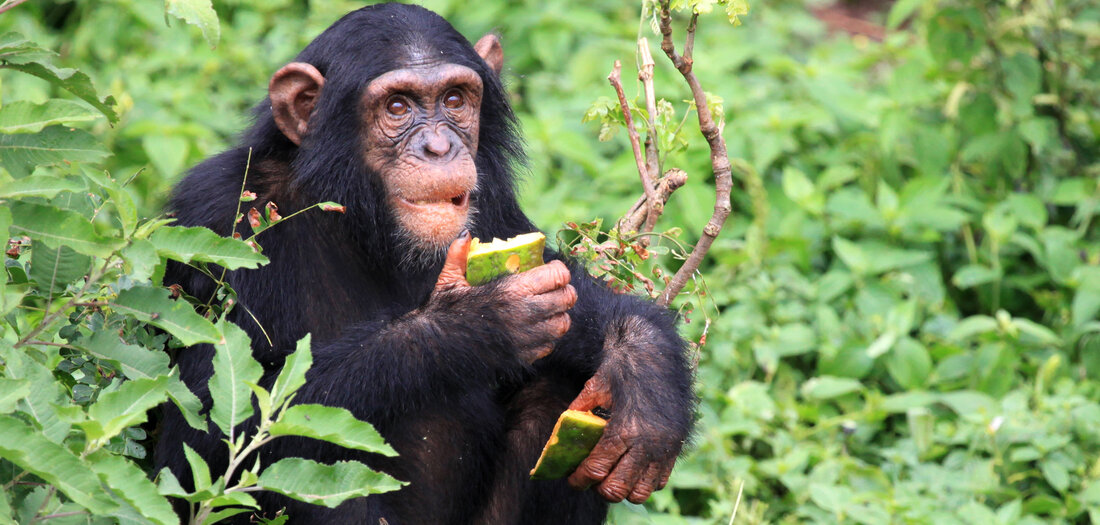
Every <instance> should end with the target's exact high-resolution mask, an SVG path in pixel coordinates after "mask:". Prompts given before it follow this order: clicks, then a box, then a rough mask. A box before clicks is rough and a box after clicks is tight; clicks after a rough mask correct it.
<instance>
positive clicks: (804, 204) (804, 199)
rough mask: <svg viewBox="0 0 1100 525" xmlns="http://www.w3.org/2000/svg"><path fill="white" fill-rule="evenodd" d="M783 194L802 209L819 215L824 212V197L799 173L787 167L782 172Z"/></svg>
mask: <svg viewBox="0 0 1100 525" xmlns="http://www.w3.org/2000/svg"><path fill="white" fill-rule="evenodd" d="M783 193H785V194H786V195H787V198H789V199H791V200H792V201H794V203H795V204H797V205H798V206H799V207H801V208H802V209H804V210H806V211H808V212H810V213H812V214H814V215H821V212H823V211H824V210H825V195H824V194H822V193H821V192H820V191H818V190H817V188H815V187H814V183H813V182H811V181H810V179H809V178H808V177H806V175H805V174H804V173H802V172H801V171H799V170H797V169H795V168H792V167H789V166H788V167H787V168H786V169H784V170H783Z"/></svg>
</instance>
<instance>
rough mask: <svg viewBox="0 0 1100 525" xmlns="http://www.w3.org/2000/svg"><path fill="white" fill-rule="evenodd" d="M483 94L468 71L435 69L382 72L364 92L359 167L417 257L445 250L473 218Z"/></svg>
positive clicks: (417, 67) (454, 67)
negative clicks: (374, 177)
mask: <svg viewBox="0 0 1100 525" xmlns="http://www.w3.org/2000/svg"><path fill="white" fill-rule="evenodd" d="M481 92H482V82H481V77H480V76H478V74H477V72H475V71H474V70H472V69H470V68H468V67H465V66H460V65H456V64H434V63H424V64H418V65H415V66H411V67H407V68H404V69H397V70H393V71H389V72H386V73H384V74H383V75H381V76H379V77H377V78H375V79H374V80H372V81H371V82H370V84H369V85H368V86H367V87H366V89H365V90H364V91H363V97H362V99H361V102H360V107H359V114H360V115H361V116H362V119H363V124H364V126H363V130H364V136H363V140H364V141H365V144H364V145H363V146H364V147H363V152H364V154H363V155H364V158H363V161H364V162H365V163H366V166H367V168H369V170H370V171H372V172H374V173H376V174H378V176H379V177H380V178H381V182H382V186H383V187H384V188H385V191H386V201H387V204H388V207H389V209H390V210H391V212H392V214H393V216H394V218H395V219H396V220H397V223H398V226H399V227H400V228H401V230H402V233H404V234H405V235H407V236H408V240H410V241H412V242H413V244H415V245H417V246H419V247H421V248H422V249H428V250H432V249H439V248H445V247H446V246H447V245H448V244H450V242H451V241H452V240H454V238H455V237H456V236H457V235H458V234H459V233H460V232H461V231H462V230H463V228H465V227H466V226H467V223H468V221H469V219H470V217H471V215H472V210H471V209H470V194H471V193H472V192H473V191H474V188H475V187H476V186H477V167H476V165H475V164H474V158H475V157H476V155H477V141H478V117H479V115H480V113H481Z"/></svg>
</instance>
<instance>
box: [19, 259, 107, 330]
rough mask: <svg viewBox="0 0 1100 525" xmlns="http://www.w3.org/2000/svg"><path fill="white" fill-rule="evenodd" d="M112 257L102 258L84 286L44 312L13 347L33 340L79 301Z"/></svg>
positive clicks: (103, 271) (104, 270)
mask: <svg viewBox="0 0 1100 525" xmlns="http://www.w3.org/2000/svg"><path fill="white" fill-rule="evenodd" d="M113 258H114V254H111V255H109V256H107V258H106V259H104V260H103V266H102V267H101V268H100V269H99V271H98V272H96V273H95V274H93V275H90V276H89V278H88V280H87V281H84V286H82V287H81V288H80V291H79V292H77V293H76V295H74V296H73V297H72V298H71V299H69V300H68V302H66V303H65V305H64V306H62V307H61V308H58V309H57V310H54V311H53V312H51V313H49V314H46V317H44V318H43V319H42V321H41V322H39V323H38V326H36V327H35V328H34V329H33V330H31V331H30V332H28V333H27V335H24V336H23V337H22V338H20V339H19V340H18V341H16V342H15V345H13V347H14V348H19V347H21V346H24V345H26V344H27V342H28V341H33V340H34V338H36V337H38V335H39V334H41V333H42V332H43V331H44V330H46V328H49V326H50V325H51V324H53V322H54V321H56V320H57V317H58V316H60V315H61V314H63V313H64V312H65V311H66V310H68V309H69V308H72V307H73V306H75V305H76V304H77V303H78V302H80V301H78V299H80V298H81V297H82V296H83V295H84V294H85V293H87V292H88V287H89V286H91V284H92V283H94V282H96V281H99V279H100V278H101V277H103V275H104V274H105V273H107V266H109V265H110V264H111V259H113Z"/></svg>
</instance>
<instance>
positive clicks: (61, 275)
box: [30, 243, 92, 296]
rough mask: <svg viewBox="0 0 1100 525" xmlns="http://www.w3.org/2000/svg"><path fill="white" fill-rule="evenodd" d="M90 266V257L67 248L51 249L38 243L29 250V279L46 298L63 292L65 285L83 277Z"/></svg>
mask: <svg viewBox="0 0 1100 525" xmlns="http://www.w3.org/2000/svg"><path fill="white" fill-rule="evenodd" d="M91 266H92V258H91V257H88V256H87V255H84V254H82V253H77V252H76V251H74V250H73V249H72V248H69V247H68V246H61V247H60V248H52V247H50V246H49V245H47V244H45V243H38V244H37V245H35V247H34V249H32V250H31V272H30V277H31V279H32V280H33V281H34V282H35V287H36V288H38V290H39V291H42V292H44V293H45V294H46V295H47V296H52V295H54V294H57V293H61V292H64V291H65V287H66V285H67V284H69V283H71V282H73V281H75V280H77V279H80V278H81V277H83V276H84V275H85V274H87V273H88V270H89V269H90V268H91Z"/></svg>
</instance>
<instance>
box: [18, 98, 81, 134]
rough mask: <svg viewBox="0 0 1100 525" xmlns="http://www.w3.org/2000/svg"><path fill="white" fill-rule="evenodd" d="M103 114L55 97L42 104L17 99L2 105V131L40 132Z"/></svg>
mask: <svg viewBox="0 0 1100 525" xmlns="http://www.w3.org/2000/svg"><path fill="white" fill-rule="evenodd" d="M101 116H102V115H100V114H99V113H97V112H94V111H92V110H90V109H88V108H87V107H85V106H84V105H82V104H80V103H79V102H73V101H72V100H65V99H60V98H54V99H50V100H47V101H46V102H43V103H42V104H35V103H33V102H30V101H28V100H16V101H14V102H11V103H8V104H5V105H4V106H3V107H0V133H7V134H13V133H38V132H39V131H42V128H44V127H46V126H53V125H59V124H65V125H71V124H74V123H76V122H89V121H92V120H95V119H97V118H99V117H101Z"/></svg>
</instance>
